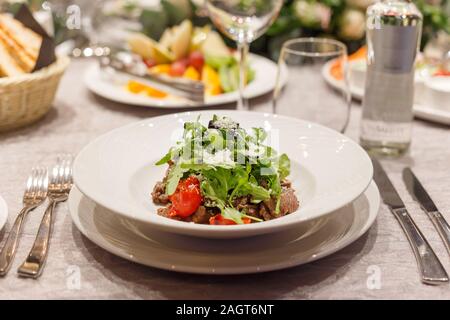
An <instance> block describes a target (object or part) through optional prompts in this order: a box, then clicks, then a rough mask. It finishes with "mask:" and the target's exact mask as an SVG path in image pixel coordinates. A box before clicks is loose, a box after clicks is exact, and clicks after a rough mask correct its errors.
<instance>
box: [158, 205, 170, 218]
mask: <svg viewBox="0 0 450 320" xmlns="http://www.w3.org/2000/svg"><path fill="white" fill-rule="evenodd" d="M169 210H170V207H163V208H158V211H157V212H158V214H159V215H160V216H162V217H166V218H170V216H169Z"/></svg>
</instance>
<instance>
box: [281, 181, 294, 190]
mask: <svg viewBox="0 0 450 320" xmlns="http://www.w3.org/2000/svg"><path fill="white" fill-rule="evenodd" d="M281 187H282V188H291V187H292V183H291V182H290V181H289V180H287V179H283V180H281Z"/></svg>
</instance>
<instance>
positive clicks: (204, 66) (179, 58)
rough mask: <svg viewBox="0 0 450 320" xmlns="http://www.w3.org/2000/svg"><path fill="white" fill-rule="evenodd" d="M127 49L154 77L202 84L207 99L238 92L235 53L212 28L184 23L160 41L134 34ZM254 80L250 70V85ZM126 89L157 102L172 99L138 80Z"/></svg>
mask: <svg viewBox="0 0 450 320" xmlns="http://www.w3.org/2000/svg"><path fill="white" fill-rule="evenodd" d="M128 47H129V49H130V50H131V51H132V52H133V53H135V54H137V55H138V56H140V57H141V58H142V59H143V61H144V63H145V64H146V65H147V67H148V72H149V73H151V74H156V75H167V76H170V77H176V78H186V79H189V80H194V81H201V82H203V83H204V85H205V96H206V97H211V96H217V95H221V94H224V93H229V92H233V91H237V90H238V88H239V65H238V62H237V59H236V53H235V52H234V51H233V50H232V49H230V48H228V47H227V46H226V44H225V42H224V41H223V39H222V37H221V36H220V34H219V33H217V32H216V31H214V30H212V28H211V26H210V25H206V26H204V27H194V26H193V25H192V22H191V21H190V20H185V21H183V22H182V23H181V24H180V25H177V26H174V27H172V28H168V29H166V30H165V31H164V33H163V35H162V36H161V38H160V39H159V41H156V40H154V39H152V38H149V37H148V36H146V35H145V34H142V33H133V34H131V35H130V36H129V38H128ZM254 78H255V72H254V70H253V69H251V68H250V67H248V71H247V79H246V80H247V83H250V82H252V81H253V79H254ZM126 89H127V90H128V91H129V92H131V93H134V94H143V95H146V96H149V97H152V98H156V99H167V98H170V95H169V94H168V93H166V92H163V91H160V90H158V89H156V88H152V87H150V86H148V85H146V84H144V83H142V82H139V81H136V80H129V81H128V83H127V85H126Z"/></svg>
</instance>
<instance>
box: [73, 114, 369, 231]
mask: <svg viewBox="0 0 450 320" xmlns="http://www.w3.org/2000/svg"><path fill="white" fill-rule="evenodd" d="M214 114H218V115H226V116H229V117H231V118H232V119H234V120H236V121H238V122H239V123H240V124H241V127H242V128H245V129H250V128H252V127H264V128H265V129H266V130H267V131H268V133H269V136H270V137H272V141H270V142H269V144H270V145H271V146H272V147H274V148H275V149H276V150H279V152H280V153H286V154H287V155H288V156H289V157H290V159H291V175H290V176H289V179H290V180H291V181H292V184H293V187H294V189H295V190H296V193H297V197H298V199H299V200H300V208H299V209H298V210H297V211H296V212H295V213H292V214H289V215H287V216H285V217H282V218H280V219H273V220H271V221H266V222H261V223H252V224H249V225H234V226H226V227H223V226H211V225H200V224H194V223H186V222H181V221H176V220H172V219H168V218H165V217H161V216H159V215H157V214H156V211H157V208H158V206H156V205H155V204H153V202H152V200H151V197H150V192H151V190H152V189H153V186H154V185H155V183H156V182H157V181H160V180H161V179H162V178H163V176H164V173H165V171H166V169H167V168H166V166H155V165H154V163H155V162H156V161H158V160H159V159H160V158H161V157H162V156H163V155H165V154H166V153H167V150H169V148H170V147H171V146H173V144H174V143H175V141H176V140H178V139H179V137H180V136H181V135H182V133H183V124H184V122H186V121H195V120H196V119H197V118H198V116H200V115H201V121H202V122H203V123H204V124H207V122H208V121H209V120H210V119H211V118H212V116H213V115H214ZM372 174H373V167H372V162H371V161H370V158H369V157H368V155H367V153H366V152H365V151H364V150H363V149H362V148H361V147H360V146H359V145H358V144H357V143H355V142H353V141H352V140H350V139H349V138H347V137H345V136H343V135H341V134H340V133H338V132H336V131H334V130H331V129H328V128H325V127H323V126H320V125H318V124H314V123H311V122H306V121H301V120H298V119H295V118H288V117H284V116H278V115H273V114H265V113H256V112H240V111H230V110H216V111H214V112H212V111H204V112H185V113H176V114H170V115H167V116H161V117H155V118H150V119H147V120H144V121H140V122H137V123H133V124H130V125H128V126H125V127H122V128H119V129H116V130H113V131H111V132H109V133H107V134H105V135H103V136H101V137H99V138H97V139H96V140H94V141H93V142H91V143H90V144H89V145H88V146H86V147H85V148H84V149H83V150H82V151H81V152H80V153H79V154H78V156H77V158H76V159H75V162H74V182H75V184H76V186H77V187H78V188H79V189H80V191H81V192H82V193H83V194H85V195H86V196H87V197H89V198H90V199H92V200H94V201H95V202H97V203H99V204H100V205H102V206H103V207H105V208H108V209H110V210H111V211H113V212H117V213H118V214H120V215H122V216H124V217H126V218H129V219H134V220H136V221H138V222H140V223H143V224H146V225H150V226H153V227H155V228H159V229H162V230H165V231H170V232H174V233H180V234H185V235H193V236H199V237H207V238H237V237H246V236H254V235H258V234H265V233H271V232H275V231H280V230H283V229H288V228H293V227H295V226H297V225H298V224H300V223H303V222H305V221H308V220H312V219H316V218H318V217H320V216H323V215H326V214H328V213H330V212H332V211H333V210H336V209H338V208H340V207H343V206H344V205H346V204H348V203H350V202H351V201H353V200H354V199H356V198H357V197H358V196H359V195H360V194H361V193H362V192H364V190H365V189H366V188H367V186H368V185H369V183H370V181H371V179H372Z"/></svg>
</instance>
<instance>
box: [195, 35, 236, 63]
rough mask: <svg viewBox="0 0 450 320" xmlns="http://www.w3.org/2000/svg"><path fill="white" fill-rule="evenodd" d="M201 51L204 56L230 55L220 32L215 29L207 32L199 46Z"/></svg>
mask: <svg viewBox="0 0 450 320" xmlns="http://www.w3.org/2000/svg"><path fill="white" fill-rule="evenodd" d="M201 51H202V52H203V54H204V55H205V56H213V57H221V56H229V55H230V50H229V49H228V47H227V45H226V44H225V42H224V41H223V39H222V37H221V36H220V34H218V33H217V32H216V31H211V32H209V33H208V36H207V37H206V39H205V41H204V42H203V45H202V46H201Z"/></svg>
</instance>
